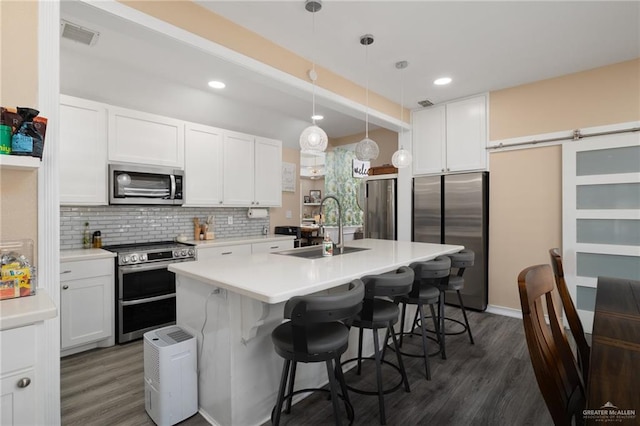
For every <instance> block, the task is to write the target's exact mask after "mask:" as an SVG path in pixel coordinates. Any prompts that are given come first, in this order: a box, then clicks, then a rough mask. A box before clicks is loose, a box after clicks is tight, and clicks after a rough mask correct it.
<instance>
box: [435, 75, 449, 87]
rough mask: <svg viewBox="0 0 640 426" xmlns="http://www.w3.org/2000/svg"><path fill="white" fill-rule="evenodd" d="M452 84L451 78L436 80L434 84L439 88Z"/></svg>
mask: <svg viewBox="0 0 640 426" xmlns="http://www.w3.org/2000/svg"><path fill="white" fill-rule="evenodd" d="M449 83H451V78H449V77H441V78H438V79H436V80H435V81H434V82H433V84H435V85H437V86H444V85H445V84H449Z"/></svg>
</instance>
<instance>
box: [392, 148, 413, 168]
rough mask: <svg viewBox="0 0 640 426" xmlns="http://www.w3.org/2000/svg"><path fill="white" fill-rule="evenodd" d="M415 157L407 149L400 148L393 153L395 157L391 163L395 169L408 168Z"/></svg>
mask: <svg viewBox="0 0 640 426" xmlns="http://www.w3.org/2000/svg"><path fill="white" fill-rule="evenodd" d="M412 160H413V157H412V156H411V153H410V152H409V151H407V150H406V149H403V148H400V149H399V150H397V151H396V152H394V153H393V157H391V163H392V164H393V167H397V168H398V169H401V168H403V167H408V166H409V165H410V164H411V161H412Z"/></svg>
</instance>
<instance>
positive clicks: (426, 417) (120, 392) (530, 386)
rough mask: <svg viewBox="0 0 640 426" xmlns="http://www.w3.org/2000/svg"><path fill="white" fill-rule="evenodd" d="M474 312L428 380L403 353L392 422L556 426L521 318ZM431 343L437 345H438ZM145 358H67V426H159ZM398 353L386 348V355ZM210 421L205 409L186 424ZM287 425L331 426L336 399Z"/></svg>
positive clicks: (364, 379)
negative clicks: (148, 396) (147, 400)
mask: <svg viewBox="0 0 640 426" xmlns="http://www.w3.org/2000/svg"><path fill="white" fill-rule="evenodd" d="M469 314H470V321H471V326H472V330H473V333H474V339H475V341H476V344H475V345H470V344H469V340H468V337H467V336H466V335H458V336H447V360H442V359H441V358H440V357H439V356H434V357H431V358H430V359H431V372H432V379H431V380H430V381H427V380H426V379H425V378H424V371H423V367H422V360H421V359H420V358H410V357H404V358H403V359H404V361H405V365H406V368H407V373H408V377H409V383H410V385H411V392H410V393H405V392H404V391H401V390H399V391H396V392H394V393H392V394H389V395H386V404H385V406H386V412H387V424H388V425H403V426H412V425H434V426H443V425H455V426H459V425H492V426H493V425H505V426H507V425H508V426H512V425H552V424H553V422H552V421H551V417H550V415H549V413H548V411H547V408H546V406H545V404H544V400H543V399H542V396H541V394H540V392H539V390H538V385H537V383H536V380H535V377H534V374H533V370H532V368H531V362H530V360H529V354H528V351H527V347H526V342H525V337H524V332H523V327H522V321H521V320H519V319H515V318H508V317H502V316H498V315H492V314H488V313H479V312H470V313H469ZM447 316H451V317H454V318H460V317H461V315H460V313H459V310H458V309H456V308H450V307H447ZM430 343H431V348H432V349H433V348H434V347H435V344H434V343H432V342H430ZM416 344H419V338H412V339H405V345H406V348H405V349H404V350H406V351H408V352H412V348H413V349H416V350H417V347H418V346H416ZM142 358H143V355H142V343H141V342H140V341H138V342H134V343H131V344H128V345H124V346H116V347H112V348H106V349H97V350H93V351H89V352H85V353H82V354H77V355H72V356H70V357H66V358H63V359H62V378H61V387H62V424H63V425H153V424H154V423H153V422H152V420H151V419H150V418H149V417H148V416H147V414H146V412H145V409H144V384H143V365H142V364H143V360H142ZM394 358H395V356H394V353H393V352H392V351H387V354H386V359H388V360H393V359H394ZM299 368H304V365H301V366H299ZM372 373H373V363H372V362H367V363H365V368H364V369H363V374H362V375H361V376H356V375H355V373H354V371H353V370H351V371H350V372H348V373H347V374H346V378H347V381H348V382H349V383H350V384H353V385H354V386H356V387H360V388H361V387H366V388H372V387H373V383H374V381H373V380H375V376H374V374H372ZM383 375H385V378H386V379H387V382H388V383H396V382H397V380H398V377H397V373H395V371H393V370H391V369H390V368H385V369H384V370H383ZM350 397H351V400H352V403H353V406H354V408H355V411H356V419H355V422H354V425H362V426H364V425H367V426H368V425H375V424H379V420H378V401H377V397H375V396H366V395H360V394H356V393H353V392H352V393H350ZM274 403H275V401H274ZM206 424H207V422H206V421H205V419H204V418H203V417H202V416H200V415H199V414H197V415H195V416H193V417H191V418H189V419H187V420H186V421H184V422H182V423H181V425H185V426H192V425H206ZM268 424H269V423H265V425H268ZM281 424H282V425H330V424H333V414H332V407H331V403H330V401H328V400H327V398H326V394H324V393H317V394H314V395H311V396H309V397H308V398H306V399H304V400H303V401H301V402H299V403H298V404H296V405H294V407H293V409H292V412H291V414H290V415H287V414H283V416H282V420H281ZM344 424H347V421H346V416H344ZM234 426H248V425H234Z"/></svg>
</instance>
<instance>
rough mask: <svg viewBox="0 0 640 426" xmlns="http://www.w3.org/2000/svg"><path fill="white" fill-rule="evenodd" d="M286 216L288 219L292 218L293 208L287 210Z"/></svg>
mask: <svg viewBox="0 0 640 426" xmlns="http://www.w3.org/2000/svg"><path fill="white" fill-rule="evenodd" d="M285 216H286V218H287V219H291V210H287V214H286V215H285Z"/></svg>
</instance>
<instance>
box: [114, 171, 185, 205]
mask: <svg viewBox="0 0 640 426" xmlns="http://www.w3.org/2000/svg"><path fill="white" fill-rule="evenodd" d="M183 194H184V172H183V171H182V170H178V169H173V168H169V167H156V166H145V165H136V164H110V165H109V204H168V205H174V206H176V205H182V204H183V202H184V195H183Z"/></svg>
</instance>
